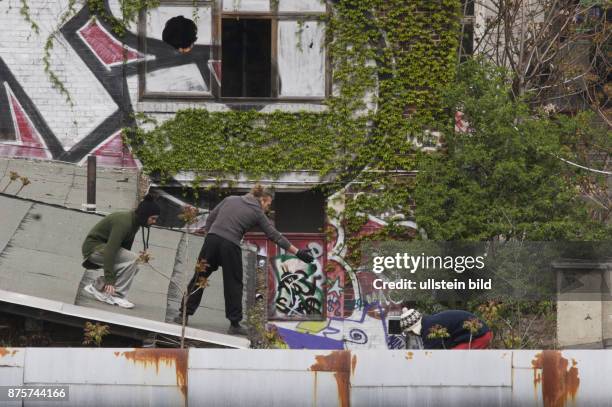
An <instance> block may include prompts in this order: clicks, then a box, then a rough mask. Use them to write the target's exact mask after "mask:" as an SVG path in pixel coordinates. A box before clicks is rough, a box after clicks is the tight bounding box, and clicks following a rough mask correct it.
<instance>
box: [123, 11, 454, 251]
mask: <svg viewBox="0 0 612 407" xmlns="http://www.w3.org/2000/svg"><path fill="white" fill-rule="evenodd" d="M459 14H460V6H459V1H458V0H440V1H435V2H431V1H424V0H419V1H405V0H344V1H338V2H334V4H333V12H332V13H330V14H329V15H327V16H325V17H324V22H325V25H326V52H327V53H328V55H329V58H331V61H332V64H333V66H332V72H333V84H334V88H335V89H336V91H335V92H334V95H333V96H331V97H330V98H328V99H327V100H326V102H325V105H326V110H325V111H324V112H298V113H287V112H274V113H260V112H256V111H230V112H208V111H206V110H204V109H188V110H183V111H180V112H178V113H177V114H176V116H175V117H174V118H173V119H171V120H169V121H167V122H165V123H163V124H161V125H159V126H157V127H155V128H154V129H152V130H150V129H149V130H145V129H144V128H138V127H136V128H133V129H130V130H129V132H128V139H129V140H130V143H131V145H132V147H133V148H134V150H135V152H136V154H137V155H138V156H139V157H140V158H141V160H142V161H143V163H144V165H145V170H146V171H148V172H152V173H158V174H160V175H161V176H162V177H170V176H172V175H173V174H175V173H176V172H178V171H181V170H194V171H196V172H200V173H202V172H206V173H213V174H217V175H218V176H226V175H230V174H236V173H247V174H249V175H250V176H252V177H254V178H256V177H259V176H262V175H264V174H265V175H280V174H281V173H283V172H287V171H291V170H314V171H318V172H319V173H320V174H321V175H330V176H332V178H333V179H334V181H332V182H331V183H329V184H326V185H325V186H324V187H322V188H325V190H326V191H325V192H327V193H328V194H332V193H333V192H334V191H336V190H338V189H339V188H342V187H343V186H345V185H346V184H347V183H349V182H351V181H355V180H357V179H358V182H359V184H355V185H359V190H360V191H362V192H367V193H365V194H356V195H351V194H349V196H348V200H347V202H346V211H345V212H344V213H343V214H342V216H343V218H344V219H343V221H344V222H345V224H346V225H347V227H348V228H349V232H355V231H356V230H357V229H358V228H359V227H360V226H361V224H362V223H363V221H364V219H363V215H362V214H363V213H367V212H370V213H372V212H379V211H380V212H381V211H387V210H392V211H394V212H396V213H398V214H400V215H401V214H403V215H404V216H403V218H408V217H410V216H412V212H411V209H410V199H409V194H410V183H409V182H405V180H402V179H398V177H397V176H394V175H393V174H395V173H404V172H407V171H410V170H413V169H415V163H416V162H417V156H418V154H419V152H418V148H416V147H415V143H414V141H415V140H421V139H422V137H423V135H424V134H425V131H426V130H429V129H430V127H432V124H433V123H436V121H438V120H440V119H441V118H443V117H445V115H446V114H447V113H446V112H445V111H444V109H443V105H442V102H441V100H440V94H441V91H442V89H443V88H444V86H445V85H446V84H448V83H449V82H450V81H452V79H453V77H454V72H455V63H456V61H455V59H454V55H455V50H456V47H457V45H458V31H459ZM299 34H300V32H299V30H298V35H299ZM364 170H366V171H364ZM370 192H376V194H371V193H370ZM399 218H402V216H400V217H398V219H399ZM400 232H402V233H403V231H402V230H401V229H400V228H397V227H396V226H395V225H394V224H393V222H391V224H390V225H389V226H388V227H387V228H385V230H384V231H383V232H381V233H382V234H384V235H392V234H396V233H400ZM358 240H359V239H358V238H356V240H354V241H353V242H352V243H353V244H354V245H357V244H358Z"/></svg>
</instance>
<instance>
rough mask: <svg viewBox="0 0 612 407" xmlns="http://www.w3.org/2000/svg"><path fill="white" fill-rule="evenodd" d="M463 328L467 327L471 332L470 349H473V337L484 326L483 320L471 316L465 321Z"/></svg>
mask: <svg viewBox="0 0 612 407" xmlns="http://www.w3.org/2000/svg"><path fill="white" fill-rule="evenodd" d="M463 328H464V329H467V330H468V331H469V332H470V342H469V348H468V349H472V338H473V337H474V335H476V334H477V333H478V331H480V329H481V328H482V322H480V320H479V319H478V318H470V319H468V320H467V321H463Z"/></svg>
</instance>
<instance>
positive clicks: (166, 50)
mask: <svg viewBox="0 0 612 407" xmlns="http://www.w3.org/2000/svg"><path fill="white" fill-rule="evenodd" d="M193 3H194V4H193V5H192V2H189V3H185V2H183V3H179V2H177V1H169V0H162V1H161V3H160V6H159V7H157V8H154V9H151V10H148V11H147V13H144V14H143V16H142V17H141V21H140V26H141V28H140V31H141V33H142V34H143V36H142V37H141V50H140V51H141V52H142V54H143V58H144V59H145V63H144V67H143V68H142V69H141V73H140V86H139V88H140V96H141V97H155V98H157V97H160V96H163V97H184V96H186V97H209V98H210V97H212V91H211V79H212V78H213V76H212V73H211V69H210V65H211V64H210V61H212V54H213V46H212V37H213V36H212V26H213V10H212V3H211V2H209V1H195V2H193ZM194 5H196V6H197V8H195V9H194ZM194 10H195V11H194ZM194 13H195V14H194ZM212 80H214V79H212Z"/></svg>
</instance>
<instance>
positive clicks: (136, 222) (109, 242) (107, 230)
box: [82, 195, 161, 308]
mask: <svg viewBox="0 0 612 407" xmlns="http://www.w3.org/2000/svg"><path fill="white" fill-rule="evenodd" d="M160 212H161V211H160V208H159V205H158V204H157V203H156V202H155V201H154V200H153V197H152V196H151V195H147V196H145V198H144V200H143V201H142V202H141V203H140V204H139V205H138V208H136V210H133V211H127V212H115V213H112V214H110V215H108V216H106V217H105V218H104V219H102V220H101V221H100V222H98V223H97V224H96V225H95V226H94V227H93V228H92V229H91V230H90V231H89V234H88V235H87V237H86V238H85V241H84V242H83V246H82V252H83V258H84V259H85V261H84V262H83V267H85V268H87V269H98V268H100V267H102V268H103V269H104V275H103V276H101V277H98V278H97V279H96V280H95V282H94V283H93V284H88V285H87V286H85V288H84V289H85V291H86V292H88V293H89V294H91V295H93V296H94V298H95V299H97V300H98V301H102V302H106V303H107V304H111V305H118V306H120V307H123V308H133V307H134V304H133V303H131V302H130V301H128V300H127V298H126V296H127V292H128V290H129V289H130V286H131V285H132V281H133V280H134V277H135V276H136V273H138V263H137V262H138V255H137V254H136V253H134V252H131V251H130V249H131V248H132V243H133V242H134V237H135V236H136V233H137V232H138V229H139V228H140V227H143V229H142V240H143V245H144V250H145V251H146V250H147V247H148V240H149V227H150V226H151V225H154V224H155V223H156V222H157V219H158V217H159V214H160ZM144 228H147V238H146V240H145V234H144Z"/></svg>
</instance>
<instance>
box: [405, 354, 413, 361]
mask: <svg viewBox="0 0 612 407" xmlns="http://www.w3.org/2000/svg"><path fill="white" fill-rule="evenodd" d="M413 358H414V352H407V353H406V360H412V359H413Z"/></svg>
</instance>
